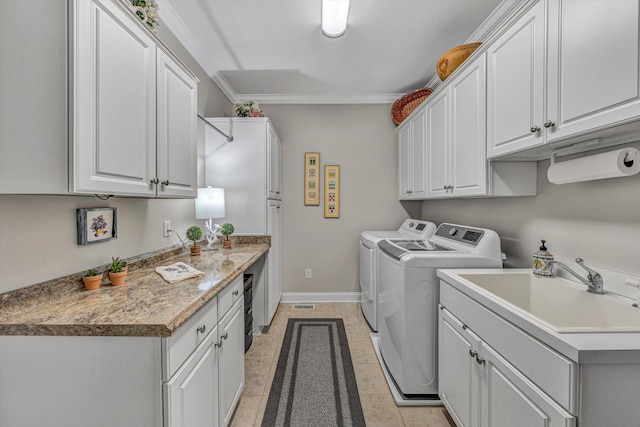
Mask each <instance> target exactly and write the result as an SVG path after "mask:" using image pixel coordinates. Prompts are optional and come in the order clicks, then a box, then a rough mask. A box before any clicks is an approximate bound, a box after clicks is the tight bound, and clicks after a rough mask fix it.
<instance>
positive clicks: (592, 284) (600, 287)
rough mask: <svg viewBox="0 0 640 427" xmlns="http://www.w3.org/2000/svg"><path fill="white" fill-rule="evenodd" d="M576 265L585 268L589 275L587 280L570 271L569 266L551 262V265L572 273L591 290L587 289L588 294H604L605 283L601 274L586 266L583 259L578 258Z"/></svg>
mask: <svg viewBox="0 0 640 427" xmlns="http://www.w3.org/2000/svg"><path fill="white" fill-rule="evenodd" d="M576 263H578V265H580V267H582V268H584V269H585V270H587V272H588V273H589V274H588V275H587V278H586V279H585V278H583V277H582V276H580V275H579V274H578V273H576V272H575V271H573V270H572V269H570V268H569V267H568V266H567V265H565V264H563V263H561V262H559V261H553V260H552V261H550V264H551V265H554V266H555V265H558V266H560V267H562V268H564V269H565V270H566V271H567V272H568V273H571V275H573V276H574V277H575V278H576V279H578V280H580V281H581V282H582V283H584V284H585V285H587V286H588V287H589V289H587V291H588V292H591V293H592V294H599V295H602V294H604V282H603V280H602V276H601V275H600V273H598V272H597V271H595V270H592V269H591V268H589V267H587V266H586V265H584V261H583V260H582V258H576ZM554 275H555V273H554Z"/></svg>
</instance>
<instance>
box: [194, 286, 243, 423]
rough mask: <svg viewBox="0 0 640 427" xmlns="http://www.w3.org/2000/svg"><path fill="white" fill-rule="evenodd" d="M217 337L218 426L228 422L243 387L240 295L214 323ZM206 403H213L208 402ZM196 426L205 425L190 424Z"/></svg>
mask: <svg viewBox="0 0 640 427" xmlns="http://www.w3.org/2000/svg"><path fill="white" fill-rule="evenodd" d="M218 328H219V337H220V338H219V339H220V348H219V350H218V351H219V353H220V390H219V392H220V396H219V415H220V418H219V425H220V426H221V427H225V426H227V425H228V424H229V421H231V417H232V416H233V410H234V409H235V407H236V404H237V403H238V400H239V399H240V393H242V389H243V388H244V298H241V299H240V300H238V302H236V303H235V305H234V306H233V307H232V308H231V309H230V310H229V312H228V313H227V314H226V315H225V317H224V318H223V319H222V320H221V321H220V323H219V324H218ZM210 405H213V403H211V402H210ZM192 425H196V426H200V425H207V426H208V425H209V424H192Z"/></svg>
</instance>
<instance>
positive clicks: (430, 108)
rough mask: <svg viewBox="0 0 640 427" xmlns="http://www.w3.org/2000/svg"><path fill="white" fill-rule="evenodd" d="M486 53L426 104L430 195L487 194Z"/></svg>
mask: <svg viewBox="0 0 640 427" xmlns="http://www.w3.org/2000/svg"><path fill="white" fill-rule="evenodd" d="M484 82H485V57H484V55H482V56H480V57H478V58H477V59H476V60H475V61H474V62H473V64H471V65H469V66H468V67H466V68H465V69H464V70H463V72H462V73H461V74H459V75H457V77H455V78H454V80H452V81H451V83H450V84H449V85H448V87H447V88H446V90H443V91H442V92H440V93H439V94H438V95H436V97H434V98H433V100H432V101H431V102H429V104H428V105H427V117H428V119H427V170H428V174H429V175H428V179H427V182H428V183H429V190H428V192H427V197H428V198H435V197H450V196H454V197H459V196H471V195H485V194H486V193H487V189H486V187H487V186H486V182H487V167H486V164H487V161H486V156H485V131H484V127H485V86H484Z"/></svg>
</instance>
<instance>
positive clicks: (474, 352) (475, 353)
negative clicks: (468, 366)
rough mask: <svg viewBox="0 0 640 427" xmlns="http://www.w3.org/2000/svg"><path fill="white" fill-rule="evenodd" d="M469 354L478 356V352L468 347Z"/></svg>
mask: <svg viewBox="0 0 640 427" xmlns="http://www.w3.org/2000/svg"><path fill="white" fill-rule="evenodd" d="M469 356H471V357H477V356H478V352H477V351H475V350H474V349H472V348H471V349H469Z"/></svg>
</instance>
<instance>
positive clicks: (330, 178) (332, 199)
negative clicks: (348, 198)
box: [324, 165, 340, 218]
mask: <svg viewBox="0 0 640 427" xmlns="http://www.w3.org/2000/svg"><path fill="white" fill-rule="evenodd" d="M324 217H325V218H339V217H340V166H337V165H332V166H325V167H324Z"/></svg>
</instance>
